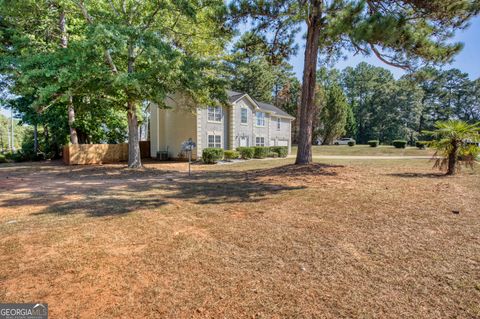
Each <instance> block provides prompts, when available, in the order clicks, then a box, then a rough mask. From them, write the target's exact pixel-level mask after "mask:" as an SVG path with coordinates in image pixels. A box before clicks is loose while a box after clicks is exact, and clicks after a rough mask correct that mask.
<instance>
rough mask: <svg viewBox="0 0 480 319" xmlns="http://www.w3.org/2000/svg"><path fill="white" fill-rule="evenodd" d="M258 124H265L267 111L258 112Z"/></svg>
mask: <svg viewBox="0 0 480 319" xmlns="http://www.w3.org/2000/svg"><path fill="white" fill-rule="evenodd" d="M256 116H257V126H265V113H263V112H257V113H256Z"/></svg>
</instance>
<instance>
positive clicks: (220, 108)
mask: <svg viewBox="0 0 480 319" xmlns="http://www.w3.org/2000/svg"><path fill="white" fill-rule="evenodd" d="M211 107H213V108H214V110H215V109H217V108H218V109H219V110H220V121H215V120H210V114H209V112H210V110H209V109H210V108H211ZM213 118H215V111H213ZM207 122H208V123H223V109H222V107H221V106H209V107H207Z"/></svg>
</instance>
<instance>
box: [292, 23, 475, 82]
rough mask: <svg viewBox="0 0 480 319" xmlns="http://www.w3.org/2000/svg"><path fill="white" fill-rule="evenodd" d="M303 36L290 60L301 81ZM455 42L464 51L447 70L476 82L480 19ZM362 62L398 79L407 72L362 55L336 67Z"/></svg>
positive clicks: (343, 61)
mask: <svg viewBox="0 0 480 319" xmlns="http://www.w3.org/2000/svg"><path fill="white" fill-rule="evenodd" d="M302 36H303V34H300V35H299V36H298V44H299V50H298V54H297V56H295V57H292V58H291V59H290V63H291V64H292V65H293V68H294V71H295V73H296V75H297V77H298V78H299V79H301V78H302V73H303V50H304V40H302ZM453 41H454V42H462V43H463V44H464V48H463V50H462V51H461V52H460V53H459V54H458V55H456V56H455V59H454V61H453V63H451V64H450V65H446V66H445V67H444V68H445V69H450V68H458V69H460V70H461V71H462V72H465V73H468V74H469V75H470V79H472V80H474V79H477V78H479V77H480V61H479V60H480V17H476V18H474V19H472V20H471V23H470V26H469V27H468V28H467V29H465V30H461V31H457V33H456V34H455V37H454V39H453ZM360 62H367V63H370V64H373V65H376V66H381V67H384V68H386V69H389V70H390V71H391V72H392V73H393V74H394V76H395V77H396V78H399V77H400V76H402V75H403V74H404V73H405V72H404V71H403V70H401V69H398V68H395V67H391V66H388V65H386V64H385V63H383V62H381V61H380V60H378V59H377V58H376V57H374V56H370V57H365V56H362V55H357V56H352V55H349V56H348V57H347V59H346V60H342V61H339V62H337V63H336V64H335V65H334V66H335V67H336V68H338V69H343V68H345V67H347V66H352V67H355V66H356V65H357V64H358V63H360Z"/></svg>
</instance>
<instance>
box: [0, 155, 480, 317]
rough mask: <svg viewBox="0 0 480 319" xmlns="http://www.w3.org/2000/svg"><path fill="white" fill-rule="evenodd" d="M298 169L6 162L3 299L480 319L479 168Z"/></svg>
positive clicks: (131, 309)
mask: <svg viewBox="0 0 480 319" xmlns="http://www.w3.org/2000/svg"><path fill="white" fill-rule="evenodd" d="M292 161H293V160H290V159H288V160H270V161H250V162H247V163H240V164H233V165H221V166H220V165H216V166H209V167H205V166H201V165H198V166H194V173H193V176H192V177H191V178H188V177H187V176H186V174H185V169H186V164H159V163H150V164H147V165H146V168H145V169H143V170H140V171H130V170H127V169H124V168H123V167H122V166H121V165H105V166H92V167H66V166H63V165H61V164H60V163H51V164H19V165H7V166H5V165H4V166H0V265H1V267H0V300H1V301H2V302H47V303H48V304H49V310H50V317H51V318H164V317H165V318H212V317H214V318H286V317H288V318H314V317H315V318H340V317H348V318H352V317H356V318H478V317H480V303H479V302H480V211H479V210H480V205H479V203H480V171H479V170H478V168H477V170H476V171H474V172H472V171H468V170H464V171H463V172H462V174H461V175H460V176H457V177H444V176H441V175H439V174H438V173H437V172H435V171H432V170H431V163H429V162H428V161H424V160H403V161H398V160H377V161H345V160H344V161H341V160H336V161H333V160H332V161H330V162H329V163H328V164H315V165H313V166H310V167H296V166H291V165H289V164H290V163H291V162H292ZM452 211H458V212H459V213H458V214H456V213H452Z"/></svg>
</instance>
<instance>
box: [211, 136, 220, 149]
mask: <svg viewBox="0 0 480 319" xmlns="http://www.w3.org/2000/svg"><path fill="white" fill-rule="evenodd" d="M208 147H217V148H222V136H221V135H208Z"/></svg>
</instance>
